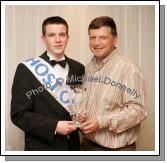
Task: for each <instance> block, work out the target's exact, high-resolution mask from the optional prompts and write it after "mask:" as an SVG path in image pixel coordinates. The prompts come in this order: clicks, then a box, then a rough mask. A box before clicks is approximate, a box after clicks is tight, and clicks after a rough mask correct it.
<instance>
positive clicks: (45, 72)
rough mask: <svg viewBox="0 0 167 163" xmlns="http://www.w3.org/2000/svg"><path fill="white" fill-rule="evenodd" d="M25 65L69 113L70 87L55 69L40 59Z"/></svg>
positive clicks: (32, 60) (33, 59)
mask: <svg viewBox="0 0 167 163" xmlns="http://www.w3.org/2000/svg"><path fill="white" fill-rule="evenodd" d="M23 64H24V65H25V66H26V67H27V68H28V69H29V70H30V71H31V72H32V73H33V75H34V76H35V77H36V78H37V79H38V80H39V82H40V83H41V84H42V85H43V86H44V88H45V89H46V90H47V91H48V92H49V93H50V94H51V95H52V96H53V97H54V98H55V99H56V100H57V101H58V102H59V103H60V104H61V105H62V106H63V107H64V108H65V109H66V110H67V111H68V104H69V97H68V95H69V93H68V90H69V87H68V86H67V85H66V81H64V79H63V78H61V77H60V76H58V74H56V72H55V70H54V69H53V67H52V66H51V65H50V64H48V63H47V62H46V61H45V60H43V59H42V58H40V57H35V58H31V59H28V60H26V61H25V62H23Z"/></svg>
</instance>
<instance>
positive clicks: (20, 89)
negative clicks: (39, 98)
mask: <svg viewBox="0 0 167 163" xmlns="http://www.w3.org/2000/svg"><path fill="white" fill-rule="evenodd" d="M32 89H33V86H32V73H31V72H30V71H29V70H28V69H27V68H26V66H24V65H23V64H19V65H18V67H17V70H16V73H15V77H14V81H13V86H12V100H11V120H12V122H13V123H14V124H15V125H16V126H18V127H19V128H21V129H22V130H24V131H25V132H26V133H28V134H30V135H32V136H34V137H36V138H38V139H40V140H42V141H46V142H48V143H52V142H53V138H54V132H55V129H56V126H57V123H58V120H56V119H52V118H48V117H46V116H43V115H41V114H40V113H36V112H34V107H35V106H34V102H33V101H34V98H33V96H32V97H31V98H28V96H27V92H28V91H30V90H32Z"/></svg>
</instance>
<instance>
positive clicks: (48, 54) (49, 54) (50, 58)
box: [47, 51, 65, 61]
mask: <svg viewBox="0 0 167 163" xmlns="http://www.w3.org/2000/svg"><path fill="white" fill-rule="evenodd" d="M47 56H48V57H49V61H53V60H55V58H54V57H53V54H51V53H49V52H48V51H47ZM62 60H65V56H63V57H62V58H60V59H58V60H56V61H62Z"/></svg>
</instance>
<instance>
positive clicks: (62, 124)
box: [56, 121, 77, 135]
mask: <svg viewBox="0 0 167 163" xmlns="http://www.w3.org/2000/svg"><path fill="white" fill-rule="evenodd" d="M76 129H77V127H76V126H75V124H74V122H73V121H59V122H58V124H57V127H56V132H57V133H59V134H61V135H68V134H70V133H71V132H73V131H75V130H76Z"/></svg>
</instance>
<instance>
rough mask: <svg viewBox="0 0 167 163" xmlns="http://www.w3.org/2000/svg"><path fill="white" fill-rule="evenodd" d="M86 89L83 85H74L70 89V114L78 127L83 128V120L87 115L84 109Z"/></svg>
mask: <svg viewBox="0 0 167 163" xmlns="http://www.w3.org/2000/svg"><path fill="white" fill-rule="evenodd" d="M85 91H86V87H84V86H83V85H73V86H70V87H69V89H68V94H69V105H68V108H69V112H70V115H71V118H72V120H73V121H74V123H75V125H76V126H77V127H81V120H82V119H83V117H84V116H85V114H86V111H85V107H84V94H85Z"/></svg>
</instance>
